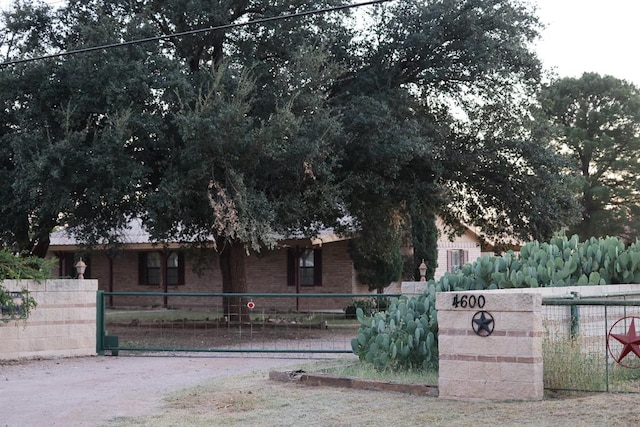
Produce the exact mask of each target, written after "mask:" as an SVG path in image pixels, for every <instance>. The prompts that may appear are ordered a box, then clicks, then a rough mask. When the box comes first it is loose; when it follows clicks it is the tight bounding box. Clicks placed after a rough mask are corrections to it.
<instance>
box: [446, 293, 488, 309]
mask: <svg viewBox="0 0 640 427" xmlns="http://www.w3.org/2000/svg"><path fill="white" fill-rule="evenodd" d="M484 303H485V301H484V295H478V296H475V295H462V296H459V295H456V296H454V297H453V306H454V307H455V308H458V307H460V308H467V307H468V308H476V307H478V308H484Z"/></svg>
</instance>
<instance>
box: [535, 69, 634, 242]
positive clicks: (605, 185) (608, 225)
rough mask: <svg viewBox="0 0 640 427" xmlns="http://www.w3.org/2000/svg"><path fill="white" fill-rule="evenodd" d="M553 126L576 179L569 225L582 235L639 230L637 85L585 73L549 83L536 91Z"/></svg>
mask: <svg viewBox="0 0 640 427" xmlns="http://www.w3.org/2000/svg"><path fill="white" fill-rule="evenodd" d="M540 103H541V106H542V112H543V115H544V117H545V118H546V119H548V120H550V121H551V123H552V124H553V125H554V126H555V131H556V133H555V143H556V145H557V149H558V150H562V151H564V152H567V153H568V156H569V157H570V159H571V163H570V164H569V165H568V168H567V170H568V171H569V172H570V173H572V174H574V175H576V176H577V177H579V178H580V187H578V188H577V189H576V193H577V194H579V195H580V199H581V205H582V216H581V221H580V222H579V223H577V224H576V225H575V226H574V227H573V228H570V229H569V233H570V234H574V233H575V234H578V235H579V236H580V238H581V239H587V238H589V237H604V236H608V235H609V236H612V235H614V236H620V237H622V238H624V239H625V240H626V241H628V242H633V241H635V239H636V237H637V236H638V233H639V232H640V196H639V195H638V191H637V183H638V180H640V166H638V162H637V158H638V156H639V155H640V89H638V88H637V87H635V86H634V85H633V84H631V83H629V82H626V81H624V80H620V79H617V78H615V77H612V76H601V75H598V74H595V73H585V74H583V75H582V76H581V77H579V78H563V79H560V80H557V81H554V82H552V83H551V84H549V85H548V86H546V87H545V88H544V90H543V91H542V92H541V95H540Z"/></svg>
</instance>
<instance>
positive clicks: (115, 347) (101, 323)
mask: <svg viewBox="0 0 640 427" xmlns="http://www.w3.org/2000/svg"><path fill="white" fill-rule="evenodd" d="M110 296H159V297H206V298H215V297H220V298H222V297H229V298H249V299H250V298H261V297H262V298H296V299H297V298H352V299H360V298H381V297H382V298H397V297H400V296H401V294H378V293H376V294H351V293H342V294H338V293H314V294H311V293H309V294H299V293H282V294H275V293H215V292H213V293H208V292H169V293H167V292H107V291H100V290H99V291H97V294H96V311H97V312H96V353H97V354H98V355H100V356H104V355H105V352H106V351H110V352H111V355H113V356H117V355H118V354H119V352H120V351H143V352H188V353H197V352H199V353H202V352H209V353H303V354H304V353H311V354H315V353H318V354H321V353H334V354H337V353H343V354H349V353H352V352H353V351H352V350H340V349H243V348H240V349H238V348H207V349H202V348H166V347H127V346H121V345H120V343H119V338H118V336H115V335H108V334H107V324H106V321H107V319H106V311H107V306H106V301H107V297H110Z"/></svg>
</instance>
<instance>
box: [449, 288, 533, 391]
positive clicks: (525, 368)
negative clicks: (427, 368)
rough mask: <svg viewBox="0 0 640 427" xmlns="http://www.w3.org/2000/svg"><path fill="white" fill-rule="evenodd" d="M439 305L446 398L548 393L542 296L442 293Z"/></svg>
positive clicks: (490, 292) (485, 292) (488, 292)
mask: <svg viewBox="0 0 640 427" xmlns="http://www.w3.org/2000/svg"><path fill="white" fill-rule="evenodd" d="M436 309H437V310H438V349H439V354H440V360H439V379H438V393H439V396H440V397H441V398H445V399H461V400H480V401H491V400H493V401H501V400H541V399H542V398H543V392H544V387H543V379H542V375H543V370H542V338H543V329H542V316H541V311H542V297H541V295H539V294H533V293H517V294H509V293H499V292H493V291H482V292H478V291H473V292H442V293H439V294H438V295H437V296H436Z"/></svg>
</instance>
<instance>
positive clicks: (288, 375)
mask: <svg viewBox="0 0 640 427" xmlns="http://www.w3.org/2000/svg"><path fill="white" fill-rule="evenodd" d="M269 379H270V380H274V381H282V382H299V383H301V384H304V385H309V386H324V387H340V388H351V389H356V390H377V391H393V392H398V393H407V394H413V395H417V396H429V397H438V387H437V386H431V385H426V384H401V383H395V382H388V381H375V380H363V379H360V378H349V377H338V376H334V375H329V374H308V373H306V372H304V371H302V370H298V371H284V372H280V371H271V372H269Z"/></svg>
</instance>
